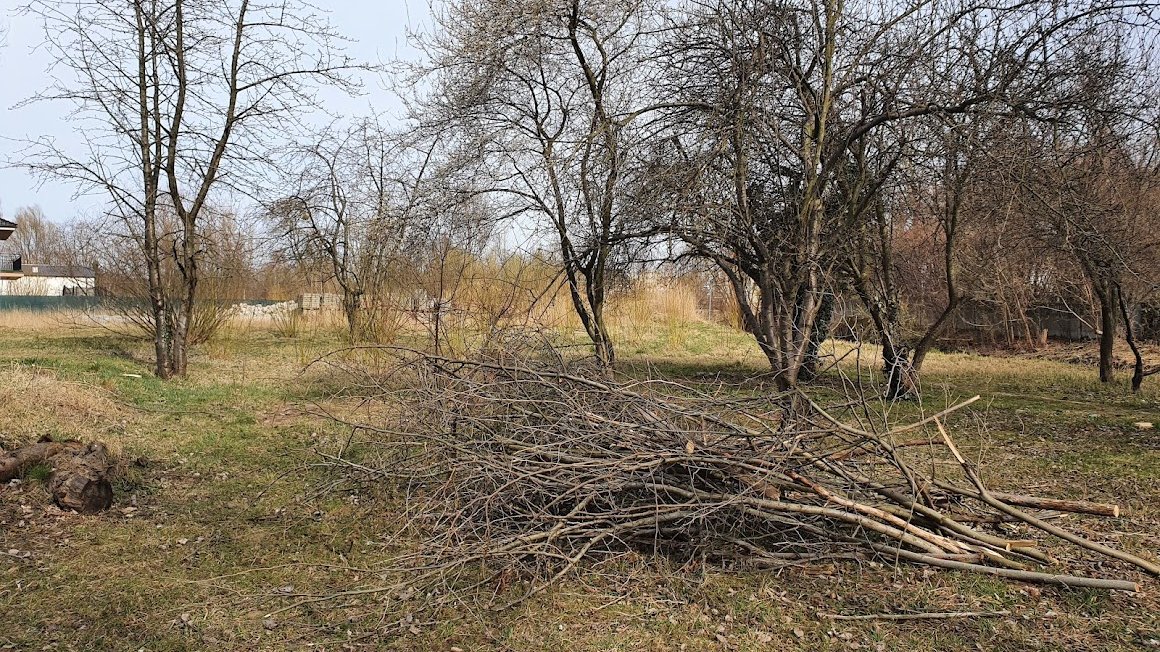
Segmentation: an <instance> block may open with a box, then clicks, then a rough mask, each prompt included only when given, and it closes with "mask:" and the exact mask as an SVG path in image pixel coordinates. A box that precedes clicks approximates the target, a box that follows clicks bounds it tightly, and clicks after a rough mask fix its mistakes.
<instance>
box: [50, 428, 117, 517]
mask: <svg viewBox="0 0 1160 652" xmlns="http://www.w3.org/2000/svg"><path fill="white" fill-rule="evenodd" d="M112 466H113V465H112V463H111V462H110V461H109V451H108V449H106V448H105V445H104V444H101V443H93V444H90V445H89V446H88V447H86V448H85V450H84V453H82V454H79V455H58V456H56V457H55V458H54V459H53V472H52V477H51V478H50V479H49V481H48V490H49V492H51V493H52V498H53V501H54V502H56V504H57V505H58V506H59V507H60V508H61V509H71V510H73V511H75V512H79V513H81V514H93V513H96V512H101V511H104V510H106V509H108V508H109V507H111V506H112V505H113V485H112V484H111V483H110V482H109V477H108V475H109V469H111V468H112Z"/></svg>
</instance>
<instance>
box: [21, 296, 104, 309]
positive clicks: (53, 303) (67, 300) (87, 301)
mask: <svg viewBox="0 0 1160 652" xmlns="http://www.w3.org/2000/svg"><path fill="white" fill-rule="evenodd" d="M100 303H101V298H100V297H76V296H60V297H28V296H16V295H11V296H5V295H0V311H7V312H11V311H16V310H22V311H30V312H53V311H56V310H87V309H89V308H95V307H97V306H98V305H100Z"/></svg>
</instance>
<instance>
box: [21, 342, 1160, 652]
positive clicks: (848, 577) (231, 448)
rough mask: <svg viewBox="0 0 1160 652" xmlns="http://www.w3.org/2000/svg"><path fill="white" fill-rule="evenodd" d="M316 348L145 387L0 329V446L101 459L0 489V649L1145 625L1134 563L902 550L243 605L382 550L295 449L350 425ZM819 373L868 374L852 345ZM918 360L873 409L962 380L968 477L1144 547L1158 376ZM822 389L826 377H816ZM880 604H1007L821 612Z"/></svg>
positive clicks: (1042, 638)
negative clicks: (1025, 574)
mask: <svg viewBox="0 0 1160 652" xmlns="http://www.w3.org/2000/svg"><path fill="white" fill-rule="evenodd" d="M340 346H342V344H341V339H340V338H339V337H337V336H336V335H334V334H332V333H327V332H309V331H303V332H301V333H299V335H298V336H297V337H294V338H286V337H279V336H277V335H276V334H274V333H271V332H262V331H256V332H248V333H247V332H233V333H229V334H228V336H225V337H222V338H220V339H218V340H216V341H215V342H211V343H210V344H208V345H206V346H204V347H201V348H200V349H199V350H198V351H197V353H196V355H195V356H194V358H193V369H192V373H191V376H190V378H189V379H187V380H178V381H173V382H168V383H163V382H160V381H157V380H155V379H153V378H151V377H150V376H149V364H148V348H147V347H146V345H145V344H144V343H142V342H140V341H137V340H134V339H132V338H126V337H122V336H117V335H113V334H110V333H106V332H102V331H99V330H95V329H76V328H73V329H63V328H53V329H45V330H31V331H21V330H11V329H4V330H3V331H0V370H3V371H4V372H5V373H6V376H5V377H6V378H7V379H8V380H7V382H6V385H5V386H4V387H0V394H3V397H4V398H5V403H4V405H5V406H6V408H5V411H4V412H0V442H2V443H3V444H4V445H5V446H11V445H15V444H20V443H25V442H27V441H31V440H34V439H35V438H36V437H37V436H39V435H41V434H52V435H57V436H75V437H81V438H91V439H98V438H99V439H102V440H104V441H106V443H108V444H109V445H110V447H111V448H112V449H113V450H114V451H115V452H117V453H118V454H119V456H120V458H121V462H122V463H121V470H120V472H119V475H118V478H117V482H116V496H115V506H114V509H113V510H111V511H110V512H107V513H105V514H102V515H99V516H76V515H69V514H60V513H59V512H57V511H56V510H55V509H54V508H52V507H51V505H50V501H49V497H48V496H47V493H46V490H45V488H44V487H43V484H42V483H37V482H26V483H23V484H21V485H18V486H15V487H7V488H0V552H2V551H7V550H10V549H16V550H17V551H19V554H18V555H16V556H0V649H3V647H4V646H5V645H7V646H10V648H11V649H20V650H25V649H28V650H40V649H62V650H67V649H75V650H137V649H146V650H150V651H164V650H285V649H296V650H297V649H301V650H306V649H325V650H341V649H355V650H357V649H401V650H404V649H405V650H411V649H431V650H447V649H450V648H451V647H452V646H456V647H460V648H461V649H463V650H510V649H521V650H522V649H529V650H531V649H575V650H680V649H685V650H724V649H734V650H747V649H755V650H756V649H808V650H851V649H862V650H900V649H908V650H909V649H914V650H973V649H979V648H982V649H988V650H1031V649H1089V650H1129V649H1138V647H1139V646H1141V645H1143V644H1144V641H1146V640H1148V639H1149V638H1150V637H1151V638H1160V634H1157V632H1160V621H1158V618H1157V613H1160V602H1158V601H1157V593H1158V589H1160V585H1158V584H1157V581H1156V580H1155V579H1143V580H1142V581H1143V582H1144V585H1145V587H1146V591H1145V593H1144V594H1143V595H1141V596H1134V597H1129V596H1125V595H1122V594H1106V593H1099V592H1090V591H1069V590H1059V589H1051V588H1045V587H1028V586H1024V585H1020V584H1017V583H1011V582H1004V581H998V580H995V579H993V578H989V577H983V576H978V575H973V574H963V573H955V572H930V571H924V570H923V569H919V568H914V567H909V566H901V567H897V568H895V567H890V566H883V565H880V564H875V565H859V564H812V565H809V566H803V567H793V568H787V569H784V570H782V571H778V572H764V573H754V572H749V573H737V572H726V571H723V570H722V569H719V568H714V567H707V566H702V565H700V564H695V563H694V564H689V565H686V566H682V567H677V566H675V565H674V564H673V563H672V562H670V561H667V560H664V559H652V558H644V557H635V558H625V559H619V560H616V561H615V562H608V563H604V564H595V565H589V566H585V567H584V568H583V570H582V571H581V572H580V573H578V574H577V575H576V576H574V577H570V578H567V579H566V580H565V581H564V582H562V583H561V584H560V585H559V586H557V587H555V588H554V589H553V590H550V591H547V592H545V593H543V594H541V595H540V596H538V597H537V598H536V599H534V600H532V601H530V602H528V603H526V604H523V605H521V606H519V607H516V608H514V609H512V610H509V611H505V612H497V613H474V612H466V611H465V612H462V613H458V614H455V615H456V616H457V617H456V618H449V619H445V620H441V621H439V622H432V623H427V622H422V620H421V619H420V620H418V621H415V622H411V623H407V622H402V623H400V617H401V616H400V614H402V613H405V612H406V603H405V602H404V603H400V601H399V599H398V597H397V596H392V595H381V594H372V595H366V596H352V597H349V598H346V599H343V600H337V601H334V602H330V603H326V604H325V605H317V606H308V607H302V608H299V609H295V610H291V611H288V612H285V613H282V614H279V615H278V616H276V617H275V619H274V620H275V622H273V623H266V622H264V621H266V620H267V619H266V614H268V613H269V612H271V611H273V610H275V609H278V608H280V607H283V606H285V605H287V604H289V603H290V602H292V601H293V600H294V599H295V598H293V597H290V596H291V595H315V594H331V593H337V592H340V591H347V590H351V589H358V588H364V587H368V586H374V585H376V582H379V581H380V580H379V579H378V573H379V572H381V571H382V570H384V567H385V564H386V563H387V562H388V560H389V557H390V555H391V554H392V551H393V550H394V548H393V547H392V545H390V544H389V540H388V538H387V536H388V535H389V534H390V533H391V532H393V531H394V529H395V527H396V526H397V524H398V523H397V520H396V519H394V518H393V516H394V515H395V514H397V507H398V506H397V504H393V503H392V502H390V500H391V499H389V498H387V499H383V500H376V499H375V492H374V491H372V490H368V489H366V488H355V487H349V486H344V487H340V488H338V489H337V490H332V491H322V492H320V491H319V490H320V489H322V488H324V487H326V486H327V485H328V483H330V482H331V481H332V480H334V478H333V477H332V476H331V475H329V474H328V472H326V471H325V470H322V469H319V468H317V467H316V466H314V465H315V464H316V463H317V462H318V461H319V458H318V457H317V456H316V455H315V453H314V451H315V450H323V451H331V452H333V451H336V450H337V449H338V448H339V447H340V446H342V445H343V444H344V443H345V441H346V438H347V435H348V432H347V431H346V429H344V428H341V427H338V426H337V425H336V424H334V423H333V422H332V421H329V420H327V419H325V418H321V417H319V416H316V415H315V414H314V413H315V412H317V411H319V410H320V409H325V410H328V411H338V412H343V411H345V410H348V409H351V408H352V407H353V405H354V404H355V401H356V399H355V398H348V395H353V394H354V393H353V392H349V391H347V392H345V393H342V392H340V390H344V385H345V384H347V383H348V382H349V380H348V379H346V378H343V377H341V376H336V375H335V374H334V372H333V371H332V370H327V369H326V368H323V367H312V368H311V369H310V370H309V371H307V372H305V373H303V367H304V366H306V365H307V364H309V363H310V362H311V361H313V360H315V359H316V358H317V357H318V356H319V355H321V354H323V353H325V352H327V351H330V350H333V349H335V348H338V347H340ZM837 346H838V347H839V349H840V350H843V351H844V350H845V349H844V348H842V347H844V346H845V345H841V344H839V345H837ZM620 355H621V359H622V367H621V368H622V370H623V371H624V373H627V374H632V375H646V374H650V375H662V376H665V377H677V378H681V379H684V380H686V381H688V382H709V381H714V380H719V381H721V382H723V383H726V384H729V385H735V386H736V388H737V391H764V390H763V388H764V387H765V386H764V385H762V384H761V383H762V381H761V380H760V378H756V379H755V377H759V376H760V374H761V373H763V372H764V371H765V369H764V367H763V364H764V363H763V358H762V357H761V355H760V353H759V352H757V350H756V347H755V346H754V345H752V343H751V341H750V340H749V339H748V338H747V337H746V336H744V335H743V334H740V333H737V332H735V331H731V330H729V329H726V328H723V327H718V326H713V325H709V324H703V323H701V324H692V325H687V326H685V327H681V328H675V327H673V326H672V325H671V324H666V325H661V326H657V327H653V328H649V329H642V330H641V331H640V332H639V333H635V334H632V335H631V336H627V334H626V336H625V337H622V338H621V342H620ZM842 371H843V372H844V373H846V374H847V375H848V376H853V375H855V374H860V375H861V376H862V377H863V379H864V381H865V382H868V383H874V382H876V381H877V373H878V372H877V369H876V362H874V361H873V360H868V361H866V364H864V365H863V366H862V368H859V369H855V368H854V366H853V365H852V364H849V361H847V362H846V363H845V364H844V365H843V367H842ZM925 371H926V373H925V374H924V379H923V383H924V390H925V402H924V404H923V405H916V404H914V403H909V404H905V405H901V406H896V407H894V408H893V413H892V414H893V417H894V418H895V419H898V420H905V419H907V418H910V417H913V416H915V415H917V414H919V413H920V412H921V411H926V412H929V411H930V410H932V409H936V408H939V407H941V406H943V405H946V404H947V403H950V402H954V401H956V400H959V399H961V398H964V397H968V396H972V395H974V394H980V395H982V396H983V397H984V400H983V401H982V402H981V403H980V404H977V406H976V407H977V408H978V409H976V410H974V411H973V412H972V415H973V416H972V415H957V416H955V417H954V418H952V419H951V423H950V425H951V427H952V428H953V429H955V431H956V433H960V432H961V433H962V435H960V436H961V439H962V448H963V449H964V452H967V453H968V454H969V455H971V456H972V457H974V458H976V459H979V460H980V461H981V464H980V465H981V472H982V473H983V475H984V476H985V477H986V478H987V479H988V481H989V482H992V483H993V484H994V485H995V486H996V487H997V488H1027V490H1028V491H1029V492H1033V493H1042V494H1045V495H1055V496H1063V497H1075V498H1088V499H1094V500H1103V501H1116V502H1120V503H1121V504H1123V505H1124V506H1125V507H1127V509H1128V511H1129V518H1126V519H1119V520H1117V521H1110V520H1103V519H1095V518H1083V517H1072V518H1070V519H1069V520H1068V524H1069V526H1072V527H1079V528H1080V529H1082V530H1084V531H1085V532H1089V533H1091V535H1092V536H1094V537H1097V538H1100V539H1101V540H1109V541H1113V542H1114V543H1116V544H1118V545H1122V546H1124V547H1126V548H1129V549H1132V550H1134V551H1136V552H1139V553H1141V554H1150V555H1153V556H1154V555H1155V554H1156V551H1157V546H1158V541H1157V535H1158V533H1160V482H1158V480H1160V435H1157V434H1155V433H1156V432H1157V431H1154V430H1153V431H1141V430H1138V429H1137V428H1136V427H1135V426H1134V425H1133V423H1135V422H1136V421H1160V392H1158V390H1157V386H1160V382H1157V383H1152V384H1150V385H1146V391H1145V392H1144V393H1143V394H1142V395H1141V396H1132V395H1130V394H1129V393H1128V392H1127V391H1126V387H1125V386H1120V385H1117V386H1115V387H1110V388H1109V387H1104V386H1101V385H1100V384H1099V383H1098V382H1096V380H1095V378H1094V375H1095V374H1094V370H1093V369H1090V368H1086V367H1080V366H1076V365H1070V364H1064V363H1059V362H1052V361H1048V360H1029V359H1022V358H1021V359H1007V358H1000V357H984V356H976V355H967V354H949V355H942V354H935V355H932V356H931V358H930V359H929V360H928V364H927V368H926V370H925ZM127 374H128V375H127ZM134 375H138V376H140V377H139V378H138V377H134ZM1125 382H1126V381H1125ZM839 388H840V383H839V382H838V380H837V378H836V377H835V376H834V375H833V374H831V375H830V376H829V377H827V378H826V379H824V380H823V382H822V383H820V388H819V389H817V390H816V391H817V392H818V393H819V395H822V396H835V395H837V393H838V392H839ZM770 391H772V390H770ZM21 399H23V401H21ZM976 420H981V421H982V422H985V424H986V428H985V429H983V430H979V429H978V428H977V421H976ZM24 552H28V553H31V554H30V555H29V556H27V557H25V556H23V553H24ZM1092 572H1099V571H1097V570H1095V569H1093V570H1092ZM1104 572H1109V573H1111V572H1114V573H1116V574H1123V573H1124V571H1123V570H1122V569H1121V568H1118V567H1116V568H1114V569H1105V571H1104ZM1129 574H1130V573H1129ZM287 588H289V590H288V591H287V590H285V589H287ZM902 610H913V611H919V610H924V611H926V610H929V611H959V610H965V611H995V610H1007V611H1009V612H1011V615H1009V616H1007V617H1003V618H995V619H970V620H951V621H938V622H935V623H922V622H908V623H875V622H849V621H831V620H829V619H828V618H826V617H824V616H823V615H822V614H828V613H842V614H865V613H875V612H885V611H902ZM412 628H413V629H412ZM344 646H346V647H344Z"/></svg>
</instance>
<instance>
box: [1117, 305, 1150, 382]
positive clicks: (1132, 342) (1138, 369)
mask: <svg viewBox="0 0 1160 652" xmlns="http://www.w3.org/2000/svg"><path fill="white" fill-rule="evenodd" d="M1116 296H1117V298H1118V299H1119V304H1120V316H1121V317H1123V319H1124V339H1126V340H1127V341H1128V347H1129V348H1130V349H1132V357H1133V358H1134V364H1133V366H1132V391H1133V392H1139V391H1140V386H1141V385H1143V384H1144V376H1145V375H1146V374H1145V373H1144V355H1143V354H1142V353H1140V347H1139V345H1137V344H1136V336H1135V333H1134V332H1133V331H1132V315H1130V314H1129V313H1128V304H1127V303H1126V302H1125V301H1124V292H1123V290H1121V289H1120V288H1118V287H1117V288H1116Z"/></svg>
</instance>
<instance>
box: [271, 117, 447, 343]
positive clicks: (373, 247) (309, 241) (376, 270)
mask: <svg viewBox="0 0 1160 652" xmlns="http://www.w3.org/2000/svg"><path fill="white" fill-rule="evenodd" d="M436 147H437V143H436V142H427V143H420V144H419V145H416V144H415V143H413V142H411V141H410V140H409V136H407V135H403V134H393V133H390V132H388V131H386V130H385V129H384V128H383V127H382V125H380V124H379V123H378V122H377V121H375V120H373V119H366V120H360V121H358V122H356V123H355V124H354V125H353V126H351V127H349V128H347V129H328V130H326V131H324V132H323V133H322V134H321V135H320V136H318V137H317V138H316V139H315V142H313V143H311V144H309V145H302V146H297V147H296V148H295V152H294V153H293V155H292V157H291V159H292V160H291V163H290V167H291V168H292V171H291V172H290V175H289V177H290V178H291V179H292V180H293V182H292V183H293V190H292V191H291V192H289V193H280V194H279V195H278V197H277V199H275V200H274V201H272V202H270V203H269V206H268V208H267V211H266V212H267V214H268V217H269V218H270V219H271V220H272V221H273V228H274V230H275V235H274V237H275V240H276V242H277V243H278V246H279V247H280V250H281V251H284V252H285V253H286V254H287V255H288V256H290V257H291V258H293V259H294V260H297V261H299V263H300V264H303V265H310V266H314V267H317V268H319V269H321V270H324V272H323V278H325V279H326V280H333V281H334V282H335V283H337V285H338V286H339V288H340V289H341V290H342V297H343V311H344V313H345V315H346V320H347V326H348V331H349V334H350V337H351V338H352V339H353V340H358V339H362V338H364V337H366V336H368V335H370V334H371V333H372V332H373V331H374V327H375V323H374V322H375V320H376V319H377V317H376V316H375V314H374V313H373V311H369V310H368V308H370V307H373V306H374V305H376V304H381V302H383V301H385V300H386V299H387V297H386V293H387V291H388V283H389V282H391V280H392V276H393V275H394V274H395V273H396V272H400V273H401V270H400V267H401V265H402V264H403V261H404V260H405V258H406V256H407V254H408V252H409V250H413V249H414V248H416V247H420V248H421V247H424V246H426V243H427V240H428V238H427V234H428V232H430V231H432V230H434V229H435V228H436V225H437V223H438V222H439V221H440V219H441V217H440V215H439V213H440V211H439V210H438V209H434V208H432V207H431V205H430V204H431V203H432V202H434V201H436V199H435V198H436V196H437V194H436V193H434V192H429V191H428V188H427V185H428V184H429V183H431V184H433V183H434V182H432V181H431V180H430V177H431V176H432V175H435V174H437V173H436V172H435V171H434V167H435V166H434V164H433V159H432V157H433V155H434V153H435V150H436ZM439 197H440V199H445V198H446V196H445V195H442V196H439ZM443 217H446V216H445V215H444V216H443Z"/></svg>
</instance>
